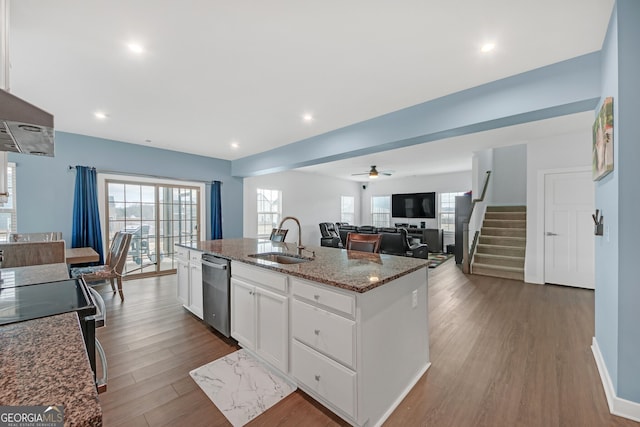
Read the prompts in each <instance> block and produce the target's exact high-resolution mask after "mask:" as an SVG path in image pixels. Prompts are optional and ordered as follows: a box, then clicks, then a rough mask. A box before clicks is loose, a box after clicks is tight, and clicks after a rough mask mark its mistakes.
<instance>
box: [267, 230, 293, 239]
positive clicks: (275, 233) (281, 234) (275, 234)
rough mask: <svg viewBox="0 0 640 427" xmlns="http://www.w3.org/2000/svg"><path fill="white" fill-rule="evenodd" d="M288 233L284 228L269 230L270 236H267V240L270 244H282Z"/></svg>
mask: <svg viewBox="0 0 640 427" xmlns="http://www.w3.org/2000/svg"><path fill="white" fill-rule="evenodd" d="M288 232H289V230H288V229H286V228H274V229H273V230H271V236H269V240H271V241H272V242H284V239H285V237H287V233H288Z"/></svg>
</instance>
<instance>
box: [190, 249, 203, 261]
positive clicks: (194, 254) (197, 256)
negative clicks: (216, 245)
mask: <svg viewBox="0 0 640 427" xmlns="http://www.w3.org/2000/svg"><path fill="white" fill-rule="evenodd" d="M201 260H202V252H200V251H196V250H193V249H191V250H190V251H189V261H191V262H192V263H196V264H200V261H201Z"/></svg>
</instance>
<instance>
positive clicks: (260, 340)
mask: <svg viewBox="0 0 640 427" xmlns="http://www.w3.org/2000/svg"><path fill="white" fill-rule="evenodd" d="M286 283H287V277H286V276H284V275H282V274H278V273H273V272H269V271H267V270H264V269H260V268H254V267H250V266H247V265H244V264H238V263H237V262H233V263H232V265H231V336H232V337H234V338H235V339H237V340H238V342H239V343H240V344H241V345H242V346H243V347H244V348H246V349H248V350H252V351H254V352H255V353H256V354H257V355H258V356H260V357H261V358H262V359H263V360H265V361H266V362H268V363H270V364H271V365H273V366H274V367H276V368H278V369H280V370H281V371H282V372H283V373H287V371H288V360H289V357H288V355H289V309H288V301H289V299H288V297H287V295H286V286H287V285H286Z"/></svg>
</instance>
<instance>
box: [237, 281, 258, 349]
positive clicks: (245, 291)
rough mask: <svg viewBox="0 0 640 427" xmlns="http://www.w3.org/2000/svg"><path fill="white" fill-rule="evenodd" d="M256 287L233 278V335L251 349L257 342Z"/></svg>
mask: <svg viewBox="0 0 640 427" xmlns="http://www.w3.org/2000/svg"><path fill="white" fill-rule="evenodd" d="M255 289H256V287H255V286H253V285H250V284H248V283H245V282H242V281H240V280H237V279H235V278H232V279H231V336H232V337H234V338H235V339H237V340H238V342H239V343H240V344H241V345H242V346H243V347H249V348H251V349H253V348H255V343H256V307H255V297H254V294H255Z"/></svg>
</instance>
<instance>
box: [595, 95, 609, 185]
mask: <svg viewBox="0 0 640 427" xmlns="http://www.w3.org/2000/svg"><path fill="white" fill-rule="evenodd" d="M611 171H613V98H612V97H608V98H606V99H605V100H604V102H603V103H602V107H601V108H600V112H599V113H598V115H597V116H596V121H595V122H594V123H593V180H594V181H598V180H600V179H602V178H603V177H604V176H606V175H607V174H609V173H610V172H611Z"/></svg>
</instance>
